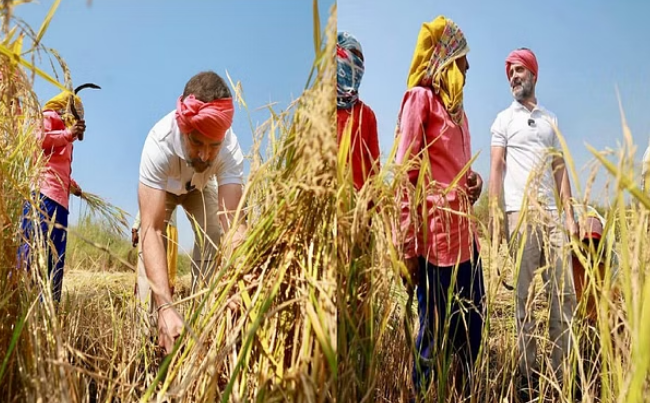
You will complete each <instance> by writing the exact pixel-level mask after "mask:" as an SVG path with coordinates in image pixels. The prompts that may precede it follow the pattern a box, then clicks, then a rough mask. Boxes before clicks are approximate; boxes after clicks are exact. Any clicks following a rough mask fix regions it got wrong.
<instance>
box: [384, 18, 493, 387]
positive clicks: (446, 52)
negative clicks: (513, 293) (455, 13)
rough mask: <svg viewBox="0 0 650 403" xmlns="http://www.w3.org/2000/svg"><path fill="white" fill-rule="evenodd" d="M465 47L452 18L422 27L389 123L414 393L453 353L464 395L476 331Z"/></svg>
mask: <svg viewBox="0 0 650 403" xmlns="http://www.w3.org/2000/svg"><path fill="white" fill-rule="evenodd" d="M468 50H469V49H468V47H467V43H466V41H465V37H464V36H463V34H462V32H461V31H460V29H459V28H458V26H456V24H454V23H453V22H452V21H451V20H449V19H446V18H445V17H442V16H440V17H438V18H436V19H435V20H434V21H432V22H430V23H426V24H423V26H422V29H421V31H420V36H419V38H418V44H417V47H416V50H415V53H414V56H413V61H412V63H411V69H410V72H409V78H408V90H407V92H406V94H405V95H404V98H403V100H402V106H401V109H400V113H399V119H398V130H397V142H398V147H397V155H396V162H397V163H398V164H402V165H403V166H404V167H405V168H406V170H407V172H408V181H407V184H406V186H404V187H403V188H402V190H401V191H400V193H399V195H398V197H399V198H400V202H401V220H400V221H401V231H400V232H401V234H403V236H402V238H401V239H400V242H399V243H400V244H401V246H402V247H403V249H404V253H405V258H406V260H407V267H408V268H409V271H411V274H412V277H413V278H414V280H415V284H416V286H417V299H418V316H419V322H420V328H419V332H418V335H417V339H416V351H415V360H414V368H413V381H414V385H415V389H416V393H417V394H418V395H419V397H424V396H425V395H426V393H427V390H428V388H429V385H430V384H431V380H432V378H436V381H437V383H438V385H445V384H447V381H448V380H447V379H442V378H441V377H442V376H446V375H445V374H448V371H447V370H446V369H448V368H449V364H450V361H451V360H450V358H451V357H452V355H451V353H452V352H453V353H456V356H457V358H458V359H460V363H459V364H460V367H461V368H462V369H464V370H465V371H464V372H463V373H462V376H461V377H460V378H461V379H462V380H463V381H465V382H462V383H459V384H457V385H456V386H457V388H459V389H460V390H462V392H463V393H465V394H467V393H469V392H470V390H471V379H472V377H471V375H472V372H473V367H474V363H475V361H476V358H477V354H478V350H479V347H480V344H481V333H482V330H483V320H482V300H483V296H484V287H483V272H482V268H481V262H480V258H479V254H478V243H477V242H476V233H475V231H474V228H473V225H472V223H471V219H470V215H471V214H472V204H473V203H474V202H475V201H476V199H477V198H478V196H479V194H480V192H481V187H482V181H481V179H480V177H479V176H478V175H477V174H475V173H473V172H472V171H471V169H470V168H469V166H468V165H469V162H470V160H471V157H472V153H471V147H470V135H469V128H468V124H467V117H466V116H465V112H464V109H463V98H462V97H463V87H464V85H465V74H466V71H467V69H468V68H469V65H468V63H467V58H466V54H467V52H468ZM450 291H451V294H452V296H451V301H448V299H449V292H450ZM448 302H449V303H448ZM436 361H437V364H436V363H435V362H436ZM445 368H446V369H445ZM438 369H442V371H440V372H437V370H438ZM434 371H436V372H435V373H434Z"/></svg>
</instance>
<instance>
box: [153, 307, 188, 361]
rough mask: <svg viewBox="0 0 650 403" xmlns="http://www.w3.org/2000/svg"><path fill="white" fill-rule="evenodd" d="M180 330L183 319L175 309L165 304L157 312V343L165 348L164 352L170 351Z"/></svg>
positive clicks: (168, 352)
mask: <svg viewBox="0 0 650 403" xmlns="http://www.w3.org/2000/svg"><path fill="white" fill-rule="evenodd" d="M182 330H183V319H182V318H181V316H180V315H179V314H178V312H176V309H174V308H173V307H171V306H166V307H163V308H162V309H161V310H160V311H159V312H158V345H159V346H160V347H162V348H164V349H165V354H170V353H171V352H172V350H173V349H174V343H175V342H176V339H178V337H179V336H180V335H181V331H182Z"/></svg>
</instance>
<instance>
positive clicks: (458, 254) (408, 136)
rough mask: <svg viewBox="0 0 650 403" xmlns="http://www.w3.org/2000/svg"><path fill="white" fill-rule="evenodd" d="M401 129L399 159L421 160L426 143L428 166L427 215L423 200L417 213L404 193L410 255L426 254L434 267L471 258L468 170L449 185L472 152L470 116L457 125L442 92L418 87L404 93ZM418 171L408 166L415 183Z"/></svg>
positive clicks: (403, 220)
mask: <svg viewBox="0 0 650 403" xmlns="http://www.w3.org/2000/svg"><path fill="white" fill-rule="evenodd" d="M423 129H424V132H423ZM399 134H400V137H399V138H398V141H399V143H398V148H397V156H396V162H397V163H398V164H402V163H409V162H412V161H417V162H418V164H421V163H423V162H419V159H418V157H417V154H418V153H419V152H421V151H423V150H424V149H425V148H427V146H428V148H427V149H426V151H424V152H423V154H422V157H423V158H428V161H429V162H428V163H429V165H430V172H429V173H428V174H427V175H425V180H424V184H425V188H426V206H427V214H426V216H425V215H424V214H423V213H424V211H422V206H421V205H420V206H418V212H417V213H416V214H414V212H413V211H412V208H411V206H410V203H409V194H408V193H409V192H404V193H403V194H402V196H401V220H400V221H401V227H402V228H401V229H402V231H404V232H405V234H406V238H405V239H404V247H405V253H406V258H411V257H416V256H423V257H425V258H426V259H427V260H428V261H429V262H430V263H432V264H434V265H436V266H453V265H455V264H457V263H462V262H466V261H468V260H470V258H471V257H472V245H473V242H474V228H473V225H471V223H470V220H469V219H468V217H467V216H468V215H469V214H470V213H471V211H472V207H471V204H470V202H469V200H468V197H467V173H469V172H470V170H468V171H467V173H466V174H465V175H463V176H462V177H461V178H460V180H459V181H458V183H457V184H456V186H455V187H453V188H450V184H451V183H452V182H453V180H454V178H456V176H457V175H458V173H459V172H460V171H462V170H463V168H464V167H465V166H466V165H467V164H468V163H469V161H470V159H471V157H472V154H471V148H470V135H469V128H468V125H467V118H466V117H465V118H464V119H463V123H462V125H457V124H456V123H454V122H453V121H452V120H451V117H450V115H449V113H448V112H447V111H446V110H445V107H444V105H443V103H442V101H441V100H440V97H439V96H437V95H435V94H434V92H433V91H432V90H431V89H430V88H424V87H415V88H412V89H410V90H409V91H407V92H406V94H405V95H404V99H403V101H402V107H401V110H400V115H399ZM419 174H420V169H419V167H418V166H415V167H414V168H412V169H411V170H409V172H408V175H409V179H410V182H411V184H412V185H414V186H415V184H416V183H417V181H418V176H419ZM445 191H447V192H446V194H444V192H445ZM416 220H417V222H412V221H416Z"/></svg>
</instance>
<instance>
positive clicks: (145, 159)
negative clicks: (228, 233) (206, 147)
mask: <svg viewBox="0 0 650 403" xmlns="http://www.w3.org/2000/svg"><path fill="white" fill-rule="evenodd" d="M181 136H182V134H181V132H180V130H179V128H178V124H177V123H176V117H175V110H174V111H172V112H170V113H169V114H168V115H167V116H165V117H164V118H162V119H161V120H160V121H158V123H156V125H155V126H154V127H153V128H152V129H151V131H150V132H149V135H147V139H146V140H145V143H144V148H143V150H142V158H141V160H140V182H141V183H143V184H145V185H147V186H149V187H152V188H154V189H160V190H165V191H167V192H169V193H172V194H175V195H177V196H180V195H183V194H186V193H188V192H189V191H191V190H193V189H194V188H196V189H199V190H202V189H203V188H204V187H205V186H206V185H207V184H208V183H209V182H210V181H214V180H215V179H216V184H217V186H221V185H226V184H243V183H244V156H243V154H242V151H241V148H240V147H239V142H238V141H237V136H235V133H233V131H232V129H228V131H227V132H226V137H225V138H224V141H223V144H222V146H221V150H219V154H218V155H217V158H216V160H215V161H214V163H213V164H212V165H211V166H210V167H209V168H208V169H206V170H205V171H204V172H202V173H197V172H194V169H193V168H192V167H190V166H189V165H188V164H187V160H186V158H185V154H184V152H183V147H182V143H181Z"/></svg>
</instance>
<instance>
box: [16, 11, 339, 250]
mask: <svg viewBox="0 0 650 403" xmlns="http://www.w3.org/2000/svg"><path fill="white" fill-rule="evenodd" d="M52 3H53V2H52V1H45V0H44V1H42V2H41V4H27V5H22V6H19V7H17V8H16V15H17V16H18V17H20V18H22V19H24V20H26V21H27V22H28V23H29V24H30V25H31V26H32V28H33V29H35V30H38V28H39V27H40V24H41V21H42V20H43V19H44V17H45V15H46V14H47V12H48V9H49V7H50V6H51V4H52ZM87 3H88V2H85V1H69V0H65V1H62V2H61V5H60V6H59V9H58V10H57V12H56V14H55V16H54V19H53V20H52V22H51V23H50V26H49V28H48V31H47V33H46V35H45V37H44V38H43V43H44V44H45V45H46V46H48V47H52V48H54V49H56V50H57V51H58V52H59V53H60V54H61V56H62V57H63V58H64V59H65V61H66V62H67V64H68V65H69V67H70V69H71V71H72V74H73V75H72V80H73V83H74V84H75V85H79V84H81V83H84V82H94V83H97V84H99V85H100V86H101V87H102V89H101V90H100V91H95V90H84V91H83V92H81V93H80V95H81V96H82V97H83V100H84V107H85V112H86V124H87V130H86V136H85V138H84V141H83V142H76V143H75V150H74V161H73V166H72V167H73V178H75V179H76V180H77V182H79V184H80V186H81V187H82V188H83V189H84V190H87V191H89V192H92V193H96V194H99V195H101V196H102V197H104V198H106V199H107V200H108V201H109V202H111V203H113V204H115V205H117V206H119V207H121V208H123V209H125V210H126V211H127V212H129V213H130V214H132V215H133V216H135V213H136V212H137V185H138V168H139V164H140V154H141V152H142V146H143V144H144V140H145V137H146V136H147V133H148V132H149V130H150V128H151V127H152V126H153V125H154V124H155V123H156V122H157V121H158V120H159V119H160V118H162V117H163V116H164V115H166V114H167V113H169V112H170V111H171V110H173V109H174V108H175V103H176V99H177V98H178V96H180V94H181V93H182V91H183V87H184V85H185V83H186V82H187V80H188V79H189V78H190V77H191V76H192V75H194V74H195V73H198V72H199V71H202V70H208V69H209V70H214V71H216V72H217V73H218V74H219V75H221V76H223V77H224V78H225V74H226V71H228V73H229V74H230V77H231V78H232V79H233V81H235V82H237V81H240V82H241V83H242V87H243V90H244V98H245V101H246V103H247V104H248V107H249V110H250V111H251V113H252V116H251V118H252V122H253V125H255V126H257V125H258V124H260V123H262V122H264V121H265V120H266V119H267V118H268V113H267V112H266V111H264V110H258V111H256V109H258V108H261V107H263V106H265V105H267V104H269V103H271V102H276V103H277V106H276V109H277V108H285V107H286V106H287V104H288V103H289V102H290V101H292V100H294V99H295V98H297V97H298V96H299V95H300V93H301V92H302V90H303V88H304V87H305V85H306V83H307V79H308V75H309V71H310V68H311V66H312V63H313V60H314V45H313V18H312V15H313V9H312V2H311V1H305V0H301V1H295V0H274V1H219V2H204V1H199V0H183V1H154V0H138V1H126V0H95V1H92V3H91V4H90V6H89V5H88V4H87ZM333 4H334V0H320V1H319V11H320V16H321V21H322V22H321V26H322V27H323V29H324V27H325V25H326V22H327V19H328V17H329V12H330V10H331V7H332V5H333ZM26 46H27V44H26ZM38 65H39V66H41V67H43V68H46V70H47V71H51V68H50V67H49V61H48V60H46V59H44V60H42V61H41V62H40V63H39V64H38ZM61 80H62V79H61ZM35 90H36V93H37V94H38V96H39V99H41V101H42V102H41V103H43V102H44V101H46V100H47V99H49V98H50V97H52V96H54V95H56V94H57V93H58V90H57V89H56V88H54V87H53V86H52V85H50V84H48V83H46V82H45V81H43V80H42V79H39V78H37V79H36V83H35ZM233 129H234V131H235V133H236V134H237V136H238V138H239V141H240V143H241V146H242V149H243V150H244V153H248V152H249V151H250V149H251V145H252V137H253V133H252V132H251V126H250V123H249V118H248V115H247V113H246V111H245V110H244V109H240V108H238V109H236V112H235V118H234V124H233ZM246 170H247V171H248V164H247V165H246ZM82 208H83V204H82V202H80V201H79V199H77V198H75V197H72V198H71V220H72V221H73V222H74V221H75V220H76V219H78V218H79V214H80V210H81V209H82ZM179 238H180V239H179V241H180V244H181V246H182V248H183V249H186V250H181V251H180V252H181V253H182V252H185V251H189V249H187V248H191V245H192V241H193V237H192V233H191V229H190V226H189V223H188V221H187V219H186V218H185V216H184V214H180V215H179Z"/></svg>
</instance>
